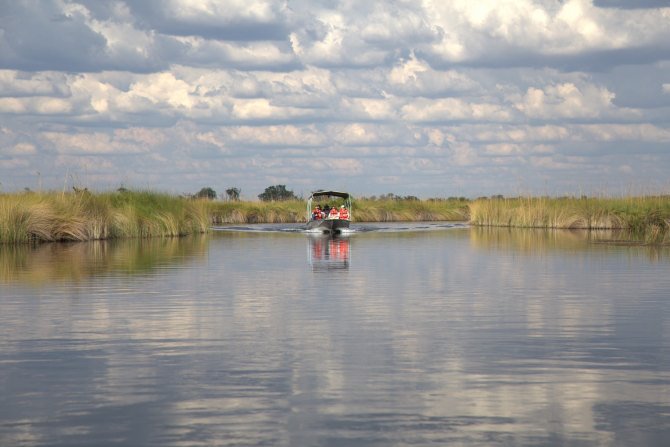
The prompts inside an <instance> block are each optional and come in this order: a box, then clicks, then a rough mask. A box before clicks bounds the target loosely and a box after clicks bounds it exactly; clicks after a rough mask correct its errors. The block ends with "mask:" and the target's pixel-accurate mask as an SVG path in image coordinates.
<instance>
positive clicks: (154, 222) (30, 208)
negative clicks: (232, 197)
mask: <svg viewBox="0 0 670 447" xmlns="http://www.w3.org/2000/svg"><path fill="white" fill-rule="evenodd" d="M209 225H210V219H209V215H208V213H207V207H206V201H201V200H186V199H183V198H180V197H176V196H171V195H168V194H161V193H156V192H149V191H128V190H122V191H116V192H109V193H91V192H89V191H76V192H72V193H56V192H47V193H34V192H25V193H20V194H2V195H0V241H1V242H5V243H25V242H34V241H85V240H98V239H115V238H141V237H171V236H184V235H187V234H193V233H203V232H205V231H207V229H208V227H209Z"/></svg>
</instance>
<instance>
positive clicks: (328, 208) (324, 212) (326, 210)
mask: <svg viewBox="0 0 670 447" xmlns="http://www.w3.org/2000/svg"><path fill="white" fill-rule="evenodd" d="M323 214H324V217H328V214H330V205H329V204H327V203H326V206H324V207H323Z"/></svg>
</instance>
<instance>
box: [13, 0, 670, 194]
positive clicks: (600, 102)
mask: <svg viewBox="0 0 670 447" xmlns="http://www.w3.org/2000/svg"><path fill="white" fill-rule="evenodd" d="M669 6H670V1H668V0H665V1H658V0H643V1H623V0H611V1H608V0H594V1H590V0H567V1H559V0H478V1H476V2H475V1H471V0H452V1H443V0H423V1H419V0H413V1H400V0H399V1H369V2H367V1H366V2H361V1H349V0H347V1H330V0H329V1H326V0H297V1H293V0H289V1H261V0H226V1H214V0H211V1H210V0H180V1H177V0H162V1H157V0H118V1H104V2H103V1H94V0H80V1H65V0H32V1H22V0H18V1H17V0H0V190H1V191H20V190H23V189H24V188H26V187H28V188H30V189H33V190H36V189H38V188H41V189H44V190H46V189H54V190H61V189H63V188H68V189H69V188H70V187H71V186H81V187H89V188H90V189H95V190H110V189H115V188H118V187H120V186H125V187H130V188H143V189H146V188H148V189H153V190H159V191H166V192H172V193H179V194H181V193H190V192H196V191H198V190H199V189H200V188H202V187H205V186H209V187H212V188H214V189H215V190H216V191H218V192H219V193H223V192H224V191H225V189H227V188H231V187H237V188H240V189H241V191H242V197H243V198H256V196H257V195H258V194H259V193H261V192H263V190H264V189H265V187H267V186H270V185H275V184H285V185H287V188H288V189H291V190H293V191H294V192H296V193H297V194H305V195H306V194H307V193H308V192H309V191H311V190H314V189H318V188H337V189H345V190H348V191H351V192H352V193H353V194H355V195H359V196H360V195H366V196H370V195H379V194H386V193H395V194H399V195H416V196H418V197H422V198H427V197H448V196H468V197H476V196H480V195H491V194H504V195H518V194H550V195H562V194H599V195H601V194H610V195H620V194H630V193H635V194H646V193H659V192H661V193H670V179H669V176H668V173H670V25H669V24H670V7H669Z"/></svg>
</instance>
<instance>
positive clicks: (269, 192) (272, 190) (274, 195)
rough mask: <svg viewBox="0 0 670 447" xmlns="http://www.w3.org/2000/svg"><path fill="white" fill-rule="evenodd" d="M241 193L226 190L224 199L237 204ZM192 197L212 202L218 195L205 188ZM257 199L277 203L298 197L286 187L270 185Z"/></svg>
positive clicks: (239, 191) (237, 189) (209, 188)
mask: <svg viewBox="0 0 670 447" xmlns="http://www.w3.org/2000/svg"><path fill="white" fill-rule="evenodd" d="M241 192H242V190H241V189H240V188H235V187H233V188H228V189H226V198H227V199H228V200H229V201H231V202H237V201H239V200H240V193H241ZM193 197H195V198H198V199H209V200H214V199H216V198H217V197H218V194H217V193H216V191H215V190H214V189H213V188H211V187H209V186H207V187H204V188H202V189H201V190H200V191H198V192H197V193H195V194H194V195H193ZM258 198H259V199H260V200H261V201H262V202H279V201H282V200H296V199H298V196H296V195H295V193H294V192H293V191H291V190H289V189H286V185H272V186H268V187H267V188H265V191H263V192H262V193H261V194H259V195H258Z"/></svg>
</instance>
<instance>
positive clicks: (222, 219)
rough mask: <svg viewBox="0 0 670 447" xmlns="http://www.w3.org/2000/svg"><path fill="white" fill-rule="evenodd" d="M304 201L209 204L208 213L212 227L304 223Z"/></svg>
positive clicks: (305, 211) (305, 209)
mask: <svg viewBox="0 0 670 447" xmlns="http://www.w3.org/2000/svg"><path fill="white" fill-rule="evenodd" d="M306 207H307V205H306V203H305V201H304V200H285V201H277V202H241V201H240V202H210V203H209V204H208V212H209V215H210V216H211V222H212V223H213V224H214V225H221V224H254V223H296V222H305V220H306V215H307V208H306Z"/></svg>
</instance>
